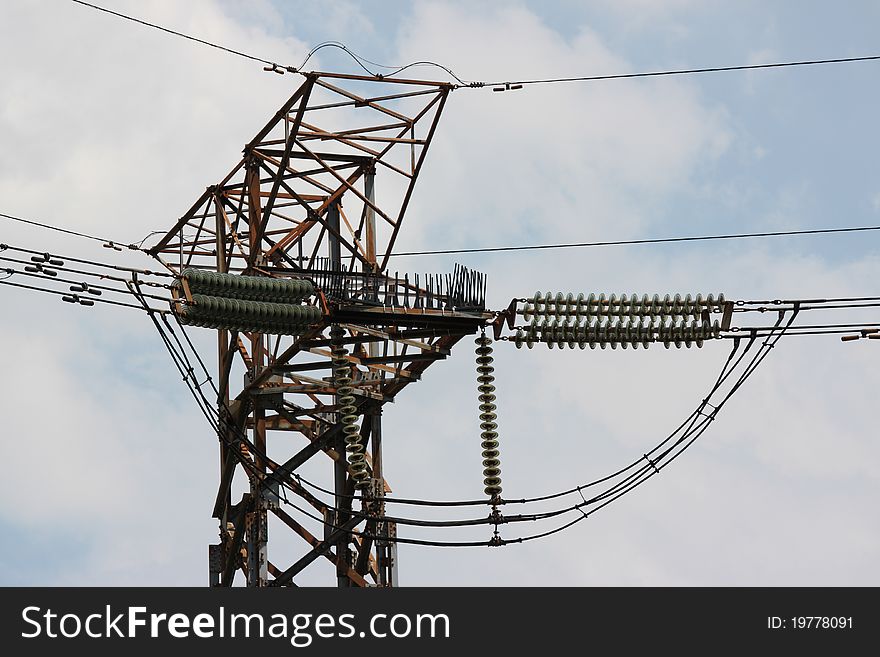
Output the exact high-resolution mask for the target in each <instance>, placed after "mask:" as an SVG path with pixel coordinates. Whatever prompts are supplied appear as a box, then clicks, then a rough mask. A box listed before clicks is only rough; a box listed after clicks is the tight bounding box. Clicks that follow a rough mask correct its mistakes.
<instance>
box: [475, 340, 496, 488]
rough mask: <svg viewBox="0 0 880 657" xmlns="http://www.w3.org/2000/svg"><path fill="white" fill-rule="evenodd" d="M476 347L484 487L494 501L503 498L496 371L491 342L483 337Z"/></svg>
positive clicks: (477, 341) (476, 341)
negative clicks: (493, 364) (496, 411)
mask: <svg viewBox="0 0 880 657" xmlns="http://www.w3.org/2000/svg"><path fill="white" fill-rule="evenodd" d="M474 342H475V343H476V345H477V348H476V350H475V353H476V354H477V358H476V361H477V391H478V392H479V393H480V394H479V396H478V397H477V398H478V399H479V401H480V406H479V408H480V429H481V433H480V438H481V440H482V442H481V447H482V448H483V452H482V456H483V486H484V489H483V490H484V491H485V493H486V495H488V496H489V497H491V498H493V499H494V498H497V497H500V496H501V459H500V456H501V452H500V451H499V450H498V431H497V429H498V424H497V423H496V422H495V420H496V418H497V417H498V416H497V415H496V414H495V410H496V409H497V407H496V406H495V404H494V402H495V385H494V381H495V376H494V375H493V372H494V371H495V368H494V367H493V366H492V363H493V361H494V358H492V340H490V339H489V338H487V337H486V336H485V335H481V336H480V337H478V338H477V339H476V340H475V341H474Z"/></svg>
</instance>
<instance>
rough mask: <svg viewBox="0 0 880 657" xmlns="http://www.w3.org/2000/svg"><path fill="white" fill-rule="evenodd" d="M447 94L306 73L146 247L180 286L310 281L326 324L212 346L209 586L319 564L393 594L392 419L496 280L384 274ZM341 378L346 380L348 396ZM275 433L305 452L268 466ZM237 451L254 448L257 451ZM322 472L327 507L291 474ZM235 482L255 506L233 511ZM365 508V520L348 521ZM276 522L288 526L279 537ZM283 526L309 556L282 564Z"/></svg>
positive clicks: (272, 579) (257, 580)
mask: <svg viewBox="0 0 880 657" xmlns="http://www.w3.org/2000/svg"><path fill="white" fill-rule="evenodd" d="M451 90H452V86H451V85H450V84H448V83H441V82H428V81H422V80H407V79H390V78H381V77H370V76H357V75H341V74H335V73H311V74H307V75H306V79H305V82H304V83H303V85H302V86H301V87H300V88H299V89H297V90H296V92H295V93H294V94H293V95H292V96H291V97H290V99H289V100H288V101H287V102H286V103H285V104H284V105H283V106H282V107H281V109H280V110H279V111H278V112H277V113H276V114H275V116H274V117H273V118H272V119H271V120H270V121H269V122H268V123H267V124H266V125H265V127H263V129H262V130H260V131H259V132H258V133H257V135H256V136H255V137H254V138H253V140H251V141H250V142H249V143H248V144H247V145H246V146H245V148H244V151H243V156H242V157H241V159H240V160H239V162H238V163H237V164H236V165H235V167H234V168H233V169H232V171H230V173H229V174H228V175H227V176H225V177H224V178H223V179H222V180H221V181H220V182H219V183H218V184H216V185H213V186H211V187H208V188H207V190H206V191H205V192H204V193H203V194H202V195H201V196H200V197H199V199H198V200H197V201H196V202H195V203H194V204H193V205H192V207H191V208H190V209H189V211H188V212H186V214H184V215H183V217H182V218H181V219H180V220H179V221H178V222H177V223H176V224H175V225H174V227H173V228H172V229H171V230H170V231H169V232H168V233H167V234H165V236H164V237H163V238H162V239H161V240H160V241H159V242H158V243H157V244H156V245H155V246H154V247H152V248H151V249H150V253H151V254H152V255H153V256H155V257H157V258H159V259H160V260H161V261H162V262H164V263H165V264H166V266H168V267H169V268H170V269H171V270H173V271H175V272H177V273H178V274H182V273H183V272H185V271H194V270H202V271H214V272H221V273H235V274H246V275H251V276H265V277H273V278H291V277H292V278H306V279H309V280H311V281H313V282H314V284H315V286H316V288H317V290H318V294H319V299H318V301H317V303H318V304H319V305H320V307H321V309H322V320H321V321H320V322H319V323H317V324H313V325H311V326H309V327H308V329H307V330H306V331H305V332H303V333H301V334H299V335H295V336H283V335H269V334H262V333H248V332H244V331H242V332H239V331H235V330H227V329H219V330H218V331H217V334H218V345H219V348H218V364H219V365H218V372H219V380H218V388H219V391H220V394H219V398H218V400H217V405H218V411H219V413H220V415H221V419H222V420H223V422H222V423H221V429H220V431H219V433H220V436H219V438H220V485H219V488H218V491H217V497H216V502H215V505H214V511H213V515H214V517H215V518H216V519H217V520H218V521H219V524H220V537H221V538H220V542H219V543H218V544H216V545H211V546H210V550H209V561H210V581H211V585H212V586H230V585H231V584H232V583H233V580H234V577H235V573H236V572H237V571H238V570H242V571H243V572H244V574H245V576H246V580H247V584H248V585H249V586H284V585H292V584H293V583H294V579H295V577H296V576H297V575H298V574H299V573H301V572H302V571H303V569H305V568H306V567H307V566H309V565H310V564H312V563H314V562H316V561H321V560H327V561H330V562H331V563H332V564H333V565H334V566H335V574H336V580H337V583H338V585H339V586H343V587H346V586H370V585H377V586H395V585H396V584H397V583H398V579H397V565H398V564H397V556H396V549H395V546H396V544H395V543H394V542H393V540H388V539H393V538H394V537H395V536H396V527H395V526H394V525H393V524H392V523H388V522H383V521H382V519H381V518H382V516H383V515H384V504H383V501H382V500H383V497H384V495H385V493H386V492H387V491H388V490H390V488H389V486H388V484H387V481H386V478H385V473H384V472H383V467H382V407H383V406H384V404H386V403H388V402H390V401H393V400H394V398H395V397H396V396H397V395H398V394H399V393H400V392H401V391H402V390H403V389H404V388H405V387H406V386H408V385H409V384H411V383H413V382H415V381H417V380H418V379H419V378H420V376H421V374H422V373H423V372H424V371H425V370H426V369H427V367H428V366H429V365H431V364H432V363H433V362H435V361H437V360H442V359H444V358H446V356H447V355H449V353H450V349H451V348H452V347H453V345H455V344H456V343H457V342H458V341H459V340H460V339H461V338H462V337H464V336H466V335H468V334H473V333H475V332H477V331H478V330H479V328H480V327H481V326H483V325H484V324H485V323H486V321H487V320H488V319H489V318H491V314H489V313H487V312H486V311H485V279H484V277H483V276H482V275H480V274H477V273H476V272H471V271H468V270H466V269H464V268H456V271H455V272H454V273H452V274H448V275H445V276H423V277H422V278H421V280H420V279H419V278H418V277H410V276H409V275H404V276H402V277H401V276H399V275H397V274H394V275H393V276H392V275H389V272H388V262H389V257H390V255H391V253H392V251H393V248H394V245H395V242H396V241H397V238H398V235H399V232H400V229H401V226H402V223H403V220H404V215H405V213H406V210H407V207H408V205H409V202H410V199H411V197H412V193H413V189H414V187H415V183H416V180H417V178H418V176H419V172H420V170H421V168H422V164H423V162H424V160H425V156H426V154H427V152H428V148H429V146H430V144H431V140H432V138H433V136H434V133H435V130H436V128H437V124H438V121H439V119H440V116H441V114H442V111H443V107H444V105H445V103H446V100H447V97H448V95H449V93H450V91H451ZM379 190H381V194H380V193H379ZM380 198H381V200H379V199H380ZM331 356H332V357H333V358H332V359H331ZM334 363H336V366H334ZM241 370H243V377H242V378H243V383H242V384H241V385H238V384H237V382H238V381H240V380H242V379H241V378H239V374H237V372H240V371H241ZM322 372H323V373H324V374H323V375H322ZM340 377H348V378H350V379H351V383H350V388H351V392H350V396H348V397H346V395H347V394H348V388H346V390H344V391H342V392H340V389H341V388H342V384H341V383H340V381H341V380H342V379H341V378H340ZM351 397H353V399H352V398H351ZM346 404H348V406H346ZM352 405H353V406H354V414H355V415H356V416H357V422H358V425H357V432H356V434H355V435H354V436H353V437H352V436H351V433H352V432H351V431H350V432H348V433H349V436H350V441H351V440H357V441H359V443H360V445H361V446H362V447H363V448H364V450H365V452H366V454H365V455H366V464H367V465H366V475H365V476H366V478H363V477H362V478H361V479H358V480H357V481H355V477H354V476H353V471H352V468H351V467H350V463H349V462H348V461H347V459H346V443H345V433H346V432H344V429H345V426H344V425H345V424H346V422H344V421H343V420H344V419H345V418H346V417H347V418H348V424H351V423H352V422H351V421H352V417H351V415H352V413H351V410H352V408H351V406H352ZM341 408H344V409H345V412H344V413H341V412H340V409H341ZM282 431H283V432H293V433H295V434H300V435H302V436H303V437H304V439H305V441H304V442H302V443H301V444H300V445H299V446H298V447H295V449H294V450H293V451H292V453H289V454H288V455H287V456H286V458H285V459H284V460H280V459H279V460H278V461H276V460H272V459H270V458H268V457H267V456H266V454H267V452H266V448H267V443H270V441H271V440H272V438H273V434H275V433H276V432H282ZM352 431H353V430H352ZM239 435H247V436H250V441H251V444H252V445H254V446H255V450H253V451H254V452H255V453H251V450H249V449H248V448H247V446H246V444H244V443H242V441H241V440H237V439H236V438H237V436H239ZM280 443H281V441H279V443H276V445H273V448H274V447H276V446H277V445H278V444H280ZM283 444H284V445H285V446H289V445H291V444H293V443H291V441H290V440H285V441H283ZM311 459H328V461H329V464H330V465H331V466H332V468H333V473H334V491H335V498H334V504H333V508H330V507H328V506H327V505H326V504H324V503H323V502H321V501H320V500H319V499H318V498H317V497H316V496H314V495H312V494H310V492H309V490H307V489H306V488H304V487H303V486H302V485H301V483H300V482H299V481H298V480H297V479H296V478H295V476H294V475H295V474H296V472H297V470H298V469H299V468H300V467H301V466H302V465H303V464H304V463H306V462H307V461H309V460H311ZM244 466H248V467H247V468H244ZM240 471H243V472H245V474H247V476H248V478H249V491H248V492H247V493H245V494H244V495H243V496H242V498H241V499H240V500H233V499H232V494H231V490H232V481H233V477H234V476H235V475H236V473H237V472H240ZM355 474H356V473H355ZM355 484H357V487H356V485H355ZM281 486H284V487H285V488H286V489H287V490H289V491H293V492H294V493H296V494H297V495H299V496H300V497H301V498H302V500H303V501H304V502H305V503H306V504H308V505H310V506H311V507H312V508H313V509H314V511H315V512H316V514H320V516H321V517H322V518H323V519H324V527H325V530H324V534H323V536H315V535H313V534H312V533H311V532H309V531H308V529H307V528H306V527H304V526H303V525H302V524H300V523H299V522H298V521H297V520H296V519H295V518H293V517H292V516H291V515H290V514H288V513H287V512H286V511H285V510H284V508H282V506H281V504H279V490H280V487H281ZM356 492H357V493H358V494H359V497H360V498H362V499H364V500H365V503H364V509H365V510H366V513H363V512H359V511H358V510H357V509H356V508H353V504H352V502H353V498H352V496H353V495H354V494H355V493H356ZM367 516H369V517H367ZM271 517H274V518H276V519H277V520H278V521H280V522H276V521H275V520H273V529H272V532H269V519H270V518H271ZM284 527H286V528H287V529H289V530H290V531H292V532H294V533H295V534H297V535H298V536H300V537H301V538H302V539H303V541H304V552H303V554H302V556H300V557H299V558H295V559H293V560H292V561H290V560H289V559H286V560H285V561H284V562H283V563H280V562H278V561H277V559H279V558H281V557H280V556H279V555H276V554H271V553H270V551H269V538H270V536H272V535H273V533H274V532H275V531H278V530H279V529H280V528H284ZM273 558H274V559H275V560H276V561H274V562H273V560H272V559H273Z"/></svg>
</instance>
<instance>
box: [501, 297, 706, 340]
mask: <svg viewBox="0 0 880 657" xmlns="http://www.w3.org/2000/svg"><path fill="white" fill-rule="evenodd" d="M654 301H655V300H649V303H652V304H653V303H654ZM656 301H657V303H663V301H661V300H660V299H656ZM685 302H686V299H685V300H683V301H682V303H685ZM692 303H696V302H695V301H694V300H692ZM720 337H721V327H720V325H719V323H718V320H715V321H714V322H712V323H709V322H705V321H703V320H697V319H696V318H691V319H690V320H688V319H687V318H685V317H679V318H675V317H667V318H665V319H664V318H660V319H659V320H658V319H656V318H653V317H638V318H636V319H632V318H628V317H627V318H612V317H596V318H594V319H593V320H592V321H590V320H587V321H585V322H583V323H581V321H580V320H579V319H576V318H575V319H572V318H568V317H566V318H563V319H561V320H560V319H553V320H548V319H544V320H542V321H541V322H540V323H538V321H537V320H536V319H533V320H532V322H531V324H529V325H528V326H526V327H524V328H523V327H520V328H518V329H517V333H516V336H515V337H514V338H512V341H513V342H514V343H515V344H516V345H517V347H522V345H523V344H525V345H527V346H529V348H531V346H532V345H533V344H534V343H536V342H539V343H544V344H546V345H547V347H548V348H550V349H553V348H554V347H559V348H560V349H564V348H566V347H568V348H569V349H574V348H575V346H578V347H580V348H581V349H584V348H586V346H587V345H589V346H590V348H591V349H595V348H596V346H597V345H598V346H599V347H601V348H602V349H605V348H606V347H611V348H612V349H617V347H620V348H622V349H627V348H629V347H632V348H633V349H638V348H639V347H641V348H644V349H647V348H648V347H649V346H650V345H651V343H653V342H662V343H663V346H665V347H666V348H667V349H668V348H669V347H670V346H672V345H674V346H675V347H676V348H681V347H682V346H684V347H685V348H688V349H689V348H691V347H692V346H694V345H696V347H697V348H701V347H702V346H703V343H704V342H705V341H706V340H714V339H717V338H720Z"/></svg>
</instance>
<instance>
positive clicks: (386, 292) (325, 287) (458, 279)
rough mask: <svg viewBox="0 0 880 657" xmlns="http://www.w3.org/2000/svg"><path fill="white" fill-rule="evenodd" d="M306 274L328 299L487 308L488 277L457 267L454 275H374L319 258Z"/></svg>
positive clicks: (400, 305) (434, 307)
mask: <svg viewBox="0 0 880 657" xmlns="http://www.w3.org/2000/svg"><path fill="white" fill-rule="evenodd" d="M303 274H304V275H305V276H307V277H309V278H310V279H311V280H312V281H314V283H315V286H316V287H318V288H320V289H321V290H322V291H323V292H324V294H325V295H326V296H327V298H328V299H333V300H336V301H342V302H345V303H355V304H367V305H374V306H382V307H385V308H421V309H426V310H462V311H480V310H483V309H484V308H485V307H486V275H485V274H482V273H480V272H477V271H474V270H472V269H468V268H467V267H464V266H462V265H455V269H454V271H453V272H452V273H450V274H422V275H419V274H412V275H411V274H407V273H404V274H403V275H401V274H400V272H394V275H393V276H392V275H390V274H373V273H369V272H361V271H356V270H349V269H348V267H347V266H346V265H345V264H342V265H337V264H334V263H333V262H332V261H331V260H330V259H329V258H317V259H316V260H315V262H314V265H313V267H312V268H311V269H309V270H307V271H305V272H303Z"/></svg>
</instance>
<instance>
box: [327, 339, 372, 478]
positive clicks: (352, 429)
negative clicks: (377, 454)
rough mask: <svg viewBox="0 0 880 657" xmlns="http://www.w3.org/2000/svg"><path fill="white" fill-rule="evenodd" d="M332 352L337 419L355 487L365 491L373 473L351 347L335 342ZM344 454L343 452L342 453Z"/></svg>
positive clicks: (332, 345)
mask: <svg viewBox="0 0 880 657" xmlns="http://www.w3.org/2000/svg"><path fill="white" fill-rule="evenodd" d="M330 354H331V358H332V359H333V385H334V386H336V407H337V410H336V417H337V422H339V424H341V425H342V435H343V437H344V439H345V456H344V457H345V458H346V459H347V461H348V471H349V473H350V474H351V478H352V479H353V480H354V487H355V489H357V490H364V489H366V488H368V487H369V485H370V474H369V472H368V471H367V459H366V455H365V454H364V445H363V443H362V442H361V430H360V427H359V426H358V415H357V406H355V403H354V394H352V393H353V388H352V387H351V365H350V364H349V362H348V359H346V355H347V354H348V350H347V349H346V348H345V347H344V346H343V345H342V344H339V343H338V342H333V343H332V344H331V347H330ZM340 457H343V455H342V454H340Z"/></svg>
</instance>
